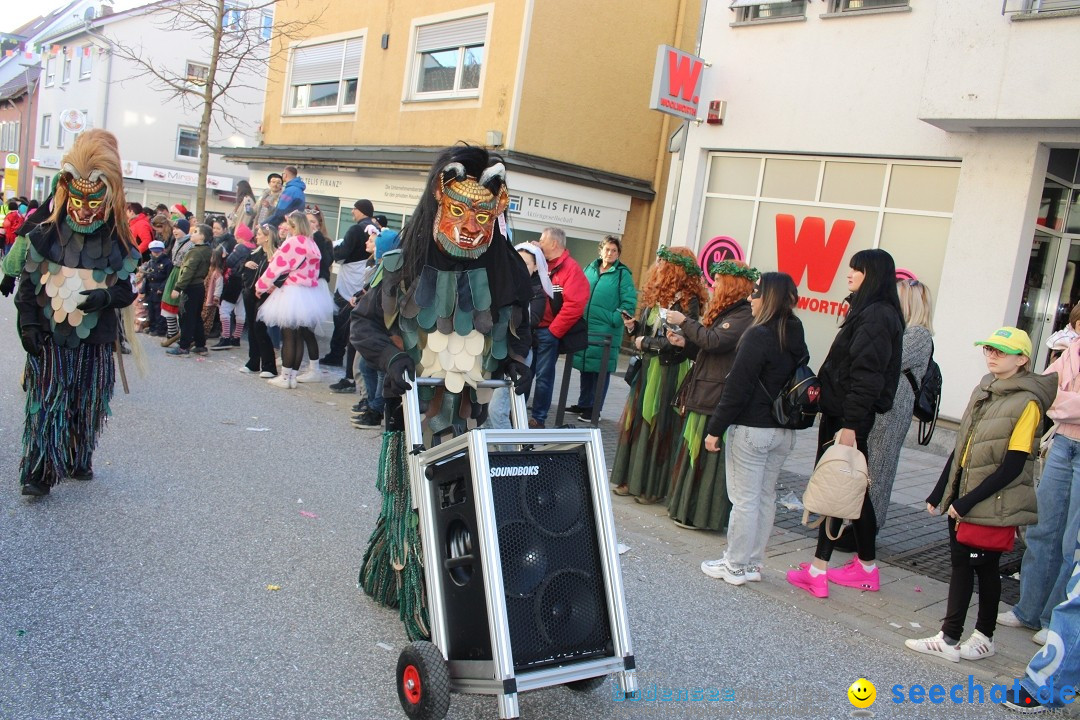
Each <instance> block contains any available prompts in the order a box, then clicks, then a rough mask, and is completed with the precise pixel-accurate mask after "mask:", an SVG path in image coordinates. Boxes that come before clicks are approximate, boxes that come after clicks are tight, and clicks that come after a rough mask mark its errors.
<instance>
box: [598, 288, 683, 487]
mask: <svg viewBox="0 0 1080 720" xmlns="http://www.w3.org/2000/svg"><path fill="white" fill-rule="evenodd" d="M673 307H674V309H676V310H680V311H682V312H683V313H685V314H686V315H687V316H689V317H695V318H696V317H697V313H698V302H697V299H696V298H695V299H694V300H693V301H692V302H691V303H690V307H689V308H688V309H686V310H683V309H682V308H681V307H679V305H678V303H676V304H675V305H674V306H673ZM638 327H639V328H642V329H644V337H646V338H651V341H650V344H652V345H656V346H659V348H660V353H659V354H658V353H657V352H643V353H642V366H641V372H639V373H638V377H637V380H636V381H635V382H634V386H633V387H632V388H631V390H630V396H629V397H628V398H627V401H626V407H625V408H624V409H623V414H622V418H621V420H620V421H619V443H618V447H617V448H616V451H615V461H614V464H613V466H612V469H611V482H612V484H614V485H617V486H618V485H626V486H627V488H628V489H629V491H630V494H631V495H634V496H637V497H638V498H640V501H641V502H647V503H648V502H657V501H659V500H662V499H664V498H665V497H667V495H668V493H669V492H670V491H671V480H672V470H673V468H674V465H675V455H676V449H677V448H678V446H679V443H680V442H681V439H680V437H679V436H680V434H681V433H682V429H683V418H682V417H680V416H679V415H678V413H676V412H675V410H674V409H673V408H672V406H671V402H672V400H673V399H674V398H675V394H676V392H678V390H679V385H680V384H681V383H682V381H683V378H684V377H685V376H686V373H687V372H688V371H689V370H690V361H689V360H688V359H685V356H684V355H683V353H682V352H681V348H675V347H674V346H672V345H670V344H669V343H668V342H667V340H665V339H664V335H663V332H662V326H661V323H660V315H659V308H658V307H652V308H649V309H648V310H646V311H644V312H643V313H642V315H641V317H639V318H638ZM661 355H663V356H664V357H665V359H666V360H672V359H674V360H675V362H671V364H662V363H661V359H660V358H661Z"/></svg>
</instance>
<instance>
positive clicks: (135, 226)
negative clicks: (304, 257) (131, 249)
mask: <svg viewBox="0 0 1080 720" xmlns="http://www.w3.org/2000/svg"><path fill="white" fill-rule="evenodd" d="M124 212H125V214H126V215H127V219H128V223H129V224H130V225H131V234H132V235H133V236H134V237H135V244H136V245H138V246H139V252H140V253H142V256H143V260H146V259H148V258H149V257H150V243H151V242H153V240H154V229H153V228H152V227H150V218H148V217H146V214H145V213H144V212H143V206H142V204H140V203H137V202H129V203H128V204H127V209H126V210H125V211H124Z"/></svg>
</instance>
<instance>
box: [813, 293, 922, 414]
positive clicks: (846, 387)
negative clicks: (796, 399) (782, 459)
mask: <svg viewBox="0 0 1080 720" xmlns="http://www.w3.org/2000/svg"><path fill="white" fill-rule="evenodd" d="M903 337H904V321H903V319H902V318H901V317H900V313H899V312H898V311H897V310H896V309H895V308H894V307H892V306H891V305H889V304H888V303H886V302H884V301H878V302H873V303H870V304H869V305H867V306H866V307H865V308H863V309H862V310H860V311H859V312H858V313H857V314H855V315H849V316H848V318H847V320H846V321H845V323H844V326H843V327H842V328H840V332H839V333H838V334H837V335H836V339H835V340H833V344H832V347H831V348H829V354H828V356H827V357H826V358H825V362H824V363H822V364H821V369H820V370H818V379H819V380H820V381H821V402H820V407H821V412H822V414H823V415H831V416H833V417H840V418H843V427H845V428H850V429H852V430H860V429H861V430H863V431H868V430H869V428H870V426H872V425H873V422H874V415H875V414H880V413H884V412H888V411H889V409H890V408H892V404H893V396H894V395H895V394H896V386H897V383H898V382H899V381H900V356H901V351H902V349H903V347H902V346H903Z"/></svg>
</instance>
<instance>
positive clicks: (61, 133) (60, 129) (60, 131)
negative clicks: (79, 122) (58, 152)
mask: <svg viewBox="0 0 1080 720" xmlns="http://www.w3.org/2000/svg"><path fill="white" fill-rule="evenodd" d="M56 125H57V132H56V147H57V149H63V147H64V145H65V143H66V142H67V129H66V128H65V127H64V123H62V122H60V123H56Z"/></svg>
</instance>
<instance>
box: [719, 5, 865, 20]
mask: <svg viewBox="0 0 1080 720" xmlns="http://www.w3.org/2000/svg"><path fill="white" fill-rule="evenodd" d="M848 1H849V2H857V0H848ZM731 9H732V10H734V11H735V22H754V21H755V20H760V21H764V20H777V19H780V18H801V17H806V2H805V0H783V1H781V2H771V3H763V2H760V1H759V0H736V1H735V2H733V3H732V4H731Z"/></svg>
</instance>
